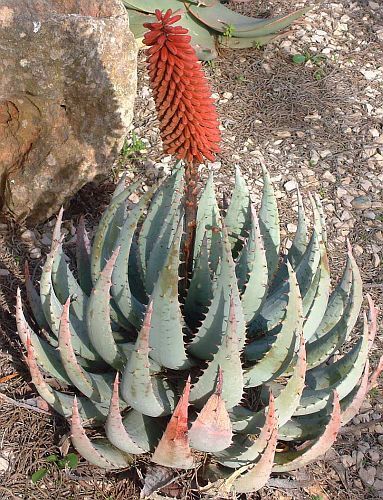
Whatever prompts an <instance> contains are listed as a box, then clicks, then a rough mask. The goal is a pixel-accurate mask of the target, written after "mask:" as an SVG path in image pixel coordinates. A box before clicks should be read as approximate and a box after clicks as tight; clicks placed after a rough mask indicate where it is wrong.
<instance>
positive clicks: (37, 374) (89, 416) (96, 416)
mask: <svg viewBox="0 0 383 500" xmlns="http://www.w3.org/2000/svg"><path fill="white" fill-rule="evenodd" d="M26 347H27V364H28V368H29V371H30V374H31V377H32V382H33V384H34V386H35V388H36V390H37V392H38V393H39V395H40V396H41V397H42V398H43V399H44V400H45V401H46V402H47V403H48V404H49V405H50V406H52V408H54V409H55V410H56V411H57V413H59V414H60V415H63V416H64V417H70V416H71V414H72V408H73V400H74V397H73V396H72V395H70V394H64V393H62V392H60V391H56V390H55V389H52V387H50V386H49V385H48V384H47V383H46V381H45V380H44V378H43V376H42V373H41V371H40V369H39V367H38V364H37V361H36V356H35V352H34V347H33V345H32V343H31V339H30V338H29V337H27V346H26ZM78 401H79V411H80V414H81V417H82V418H84V419H86V420H95V421H100V422H103V421H105V419H106V417H107V415H108V405H107V404H102V403H95V402H93V401H91V400H90V399H88V398H86V397H84V398H83V397H79V398H78Z"/></svg>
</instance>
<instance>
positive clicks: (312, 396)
mask: <svg viewBox="0 0 383 500" xmlns="http://www.w3.org/2000/svg"><path fill="white" fill-rule="evenodd" d="M368 337H369V331H368V324H367V319H366V318H365V319H364V331H363V337H362V338H361V339H359V341H358V342H357V343H356V344H355V346H354V347H353V348H352V349H351V350H350V351H349V352H348V353H347V354H345V355H344V356H342V357H341V358H339V359H338V360H337V361H335V362H334V363H333V364H332V365H320V366H318V367H317V368H314V369H313V370H310V371H309V372H307V375H306V385H307V387H306V388H305V390H304V391H303V394H302V397H301V401H300V403H299V407H298V408H297V410H296V411H295V413H294V415H295V416H297V415H307V414H310V413H315V412H317V411H319V410H321V409H322V408H324V407H325V406H326V402H327V401H328V399H329V397H330V395H331V392H332V390H334V389H336V391H337V392H338V394H339V397H340V399H343V398H344V397H346V396H347V394H349V393H350V392H351V391H352V390H353V389H354V387H355V386H356V385H357V383H358V380H359V379H360V377H361V375H362V373H363V369H364V366H365V363H366V359H367V355H368Z"/></svg>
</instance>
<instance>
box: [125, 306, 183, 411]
mask: <svg viewBox="0 0 383 500" xmlns="http://www.w3.org/2000/svg"><path fill="white" fill-rule="evenodd" d="M152 313H153V302H150V303H149V305H148V308H147V311H146V314H145V318H144V322H143V325H142V328H141V330H140V332H139V333H138V337H137V340H136V344H135V348H134V350H133V351H132V353H131V355H130V357H129V360H128V362H127V364H126V366H125V370H124V373H123V375H122V380H121V394H122V397H123V398H124V401H125V402H126V403H128V405H129V406H131V407H132V408H134V409H135V410H137V411H140V412H141V413H143V414H144V415H148V416H150V417H160V416H163V415H169V414H170V413H171V412H172V410H173V409H174V392H172V391H171V390H170V387H169V384H168V383H167V382H166V380H164V379H162V378H160V377H158V376H156V375H153V374H152V373H150V364H149V334H150V329H151V318H152Z"/></svg>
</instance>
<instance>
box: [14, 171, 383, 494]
mask: <svg viewBox="0 0 383 500" xmlns="http://www.w3.org/2000/svg"><path fill="white" fill-rule="evenodd" d="M184 182H185V181H184V166H183V164H182V162H179V164H178V165H177V166H176V168H175V170H174V173H173V174H172V176H170V177H169V178H168V179H166V180H165V181H164V182H163V183H162V184H161V185H160V186H158V187H157V188H156V189H152V190H149V191H148V192H146V193H144V194H143V195H142V196H141V198H140V201H139V202H138V203H137V204H135V205H133V206H131V204H130V208H129V209H127V201H128V199H129V197H130V196H131V195H132V194H133V193H134V192H136V191H137V190H138V189H139V185H138V184H137V183H135V184H133V185H131V186H129V187H127V188H125V181H124V180H122V181H121V183H120V185H119V186H118V187H117V189H116V192H115V194H114V196H113V198H112V201H111V203H110V205H109V206H108V208H107V209H106V211H105V213H104V214H103V217H102V219H101V221H100V223H99V226H98V229H97V231H96V234H95V236H94V240H93V244H92V247H91V245H90V242H89V240H88V237H87V233H86V231H85V227H84V221H81V223H80V225H79V228H78V231H77V253H76V262H77V269H76V272H75V273H74V272H72V270H71V267H72V266H70V265H69V264H70V262H69V259H68V258H67V257H66V255H65V253H64V250H63V237H62V236H61V234H60V233H61V231H60V227H61V219H62V212H61V214H60V216H59V217H58V220H57V224H56V227H55V229H54V234H53V243H52V248H51V251H50V253H49V255H48V256H47V259H46V262H45V264H44V267H43V270H42V276H41V280H40V291H39V293H38V292H37V291H36V290H35V289H34V288H33V286H32V284H31V280H30V278H29V276H28V275H27V283H26V285H27V287H26V288H27V295H28V300H29V304H30V308H31V309H32V311H33V313H34V319H35V323H36V325H37V324H39V325H40V329H41V333H40V334H37V333H36V332H35V331H34V329H33V328H32V326H30V324H28V322H27V321H26V318H25V316H24V312H23V307H22V302H21V296H20V291H18V295H17V308H16V319H17V329H18V333H19V336H20V339H21V341H22V342H23V344H24V345H25V347H26V349H27V363H28V366H29V369H30V373H31V376H32V380H33V383H34V385H35V387H36V389H37V391H38V392H39V394H40V396H41V397H42V398H44V399H45V400H46V401H47V402H48V403H49V405H51V406H52V407H53V408H54V409H55V410H56V411H57V412H59V413H60V414H62V415H64V416H65V417H67V418H68V419H69V420H70V423H71V436H72V443H73V445H74V447H75V448H76V449H77V451H78V452H79V453H80V454H81V455H82V456H83V457H84V458H85V459H87V460H88V461H89V462H91V463H92V464H95V465H98V466H100V467H104V468H106V469H118V468H124V467H128V466H129V464H130V463H131V462H132V460H133V458H134V456H135V455H140V454H145V453H151V460H152V461H153V462H154V463H156V464H160V465H163V466H167V467H174V468H180V469H188V468H191V467H197V468H199V473H200V475H201V476H202V478H204V479H205V480H207V481H208V484H207V485H206V486H205V487H204V490H205V491H206V492H207V493H211V494H214V495H224V493H227V492H232V491H236V492H238V493H243V492H250V491H256V490H258V489H259V488H261V487H263V486H264V485H265V484H266V482H267V480H268V478H269V476H270V474H271V473H272V472H285V471H290V470H292V469H296V468H298V467H301V466H303V465H305V464H306V463H308V462H310V461H312V460H314V459H316V458H317V457H318V456H320V455H321V454H323V453H324V452H325V451H326V450H327V449H328V448H329V447H330V446H331V445H332V444H333V442H334V440H335V438H336V435H337V432H338V431H339V428H340V426H341V425H344V424H346V423H347V422H348V421H349V420H350V419H351V418H353V416H354V415H355V414H356V413H357V412H358V410H359V408H360V406H361V404H362V401H363V398H364V396H365V394H366V392H367V390H368V388H369V365H368V352H369V349H370V347H371V345H372V342H373V338H374V335H375V332H376V309H375V307H374V305H373V304H372V302H371V300H370V321H367V317H366V315H364V320H363V328H362V332H361V333H360V334H359V333H357V336H358V338H357V340H356V342H355V343H354V344H353V345H352V347H351V348H349V349H348V350H346V352H345V353H344V354H339V352H340V350H342V351H341V352H342V353H343V352H344V351H343V347H344V345H345V343H346V342H347V340H348V339H349V336H350V333H351V330H352V329H353V327H354V325H355V323H356V322H357V319H358V315H359V311H360V308H361V304H362V282H361V277H360V273H359V270H358V267H357V265H356V262H355V260H354V257H353V255H352V252H351V249H350V248H349V249H348V254H347V262H346V265H345V269H344V272H343V276H342V278H341V279H340V281H339V283H338V284H337V285H336V287H335V288H334V289H333V291H332V292H331V293H330V272H329V266H328V260H327V244H326V231H325V222H324V214H323V210H322V206H321V204H320V200H319V198H318V197H313V198H310V201H311V207H312V212H313V219H314V224H313V229H312V231H311V235H310V236H308V222H307V218H306V215H305V211H304V207H303V203H302V199H301V197H300V196H298V227H297V232H296V235H295V238H294V240H293V243H292V246H291V248H290V249H289V250H288V252H281V242H280V240H281V238H280V229H279V215H278V209H277V203H276V198H275V194H274V190H273V187H272V184H271V182H270V177H269V174H268V172H267V171H266V170H264V172H263V194H262V202H261V206H260V209H259V212H258V214H257V213H256V210H255V207H254V205H253V203H252V202H251V198H250V192H249V190H248V188H247V187H246V183H245V181H244V179H243V177H242V175H241V173H240V171H239V170H237V173H236V182H235V188H234V191H233V194H232V198H231V204H230V206H229V208H228V209H227V211H226V212H223V211H222V210H220V209H219V207H218V204H217V201H216V196H215V192H214V185H213V178H212V175H210V177H209V179H208V180H207V183H206V184H205V186H204V189H203V191H202V194H201V196H200V198H199V201H198V212H197V224H196V232H195V239H194V246H193V269H192V273H191V275H190V281H189V284H188V287H187V290H186V291H185V292H182V293H180V289H179V283H180V274H179V269H181V267H180V263H181V262H182V260H183V255H182V248H183V246H182V240H183V238H184V225H183V222H184V208H183V205H182V203H180V200H181V197H182V193H183V190H184V186H183V184H184ZM334 354H336V357H335V361H334V362H333V363H332V364H328V363H327V361H328V360H329V358H331V357H332V356H334ZM381 365H382V363H381ZM381 368H382V366H380V369H381ZM46 374H48V375H49V377H50V378H54V379H56V381H57V383H56V384H55V385H54V387H53V386H51V385H49V383H48V381H47V379H46V377H45V375H46ZM376 377H377V373H376V372H375V374H374V375H373V376H372V377H371V379H370V380H376ZM57 384H59V385H61V386H62V388H63V390H62V391H59V390H58V389H57ZM88 427H98V428H99V430H100V431H102V429H104V435H105V437H103V438H95V439H90V438H89V437H88V435H87V432H86V429H87V428H88ZM302 443H303V444H302ZM298 444H299V446H298ZM277 448H278V449H279V452H278V453H275V451H276V449H277ZM281 450H282V451H281ZM196 451H199V452H203V453H207V454H208V455H207V458H203V455H202V454H201V453H196ZM202 462H203V463H204V467H201V465H202ZM205 484H206V483H205Z"/></svg>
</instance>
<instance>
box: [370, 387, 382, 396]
mask: <svg viewBox="0 0 383 500" xmlns="http://www.w3.org/2000/svg"><path fill="white" fill-rule="evenodd" d="M368 394H369V396H370V397H371V398H372V399H375V398H377V397H378V396H380V390H379V388H378V387H372V388H371V389H370V392H369V393H368Z"/></svg>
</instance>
